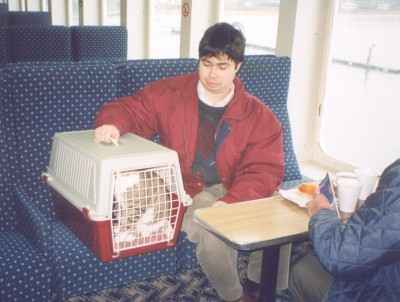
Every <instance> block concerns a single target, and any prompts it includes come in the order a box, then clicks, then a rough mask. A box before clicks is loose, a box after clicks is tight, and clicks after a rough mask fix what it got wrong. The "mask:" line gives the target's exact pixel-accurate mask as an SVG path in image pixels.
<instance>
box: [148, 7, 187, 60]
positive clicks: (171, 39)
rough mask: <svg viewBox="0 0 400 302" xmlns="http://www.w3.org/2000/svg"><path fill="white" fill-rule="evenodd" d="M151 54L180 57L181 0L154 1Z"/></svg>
mask: <svg viewBox="0 0 400 302" xmlns="http://www.w3.org/2000/svg"><path fill="white" fill-rule="evenodd" d="M152 5H153V8H152V11H153V15H152V24H151V36H150V56H151V57H152V58H179V53H180V26H181V0H154V1H152Z"/></svg>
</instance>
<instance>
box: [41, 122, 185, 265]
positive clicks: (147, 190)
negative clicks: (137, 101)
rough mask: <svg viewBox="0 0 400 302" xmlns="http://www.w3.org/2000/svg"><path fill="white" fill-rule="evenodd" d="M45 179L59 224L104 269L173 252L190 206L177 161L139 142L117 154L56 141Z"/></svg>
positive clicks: (62, 137)
mask: <svg viewBox="0 0 400 302" xmlns="http://www.w3.org/2000/svg"><path fill="white" fill-rule="evenodd" d="M44 176H45V178H46V180H47V183H48V184H49V185H50V186H51V187H52V188H53V189H54V193H55V194H54V196H55V200H56V213H57V216H58V217H59V218H60V219H61V220H62V221H63V222H64V223H65V224H66V225H68V226H69V227H70V228H71V229H72V230H73V231H74V232H75V233H76V234H77V236H78V237H79V238H80V239H81V240H82V241H83V242H84V243H86V244H87V245H88V246H89V247H90V248H91V249H92V251H93V252H94V253H95V254H96V255H97V256H98V257H99V258H100V259H101V260H102V261H110V260H112V259H115V258H120V257H125V256H130V255H136V254H139V253H144V252H149V251H155V250H159V249H162V248H167V247H170V246H173V245H174V244H175V243H176V240H177V237H178V234H179V232H180V227H181V223H182V219H183V214H184V207H185V206H188V205H190V203H191V199H190V197H189V196H188V195H187V194H186V193H185V191H184V188H183V183H182V176H181V171H180V167H179V161H178V155H177V153H176V152H175V151H173V150H170V149H168V148H165V147H163V146H161V145H159V144H156V143H154V142H152V141H149V140H147V139H144V138H142V137H139V136H136V135H133V134H126V135H124V136H122V137H121V138H120V141H119V144H118V145H117V146H116V145H113V144H103V143H101V144H99V143H95V142H94V131H92V130H85V131H73V132H62V133H57V134H55V136H54V140H53V144H52V149H51V157H50V164H49V167H48V170H47V173H44Z"/></svg>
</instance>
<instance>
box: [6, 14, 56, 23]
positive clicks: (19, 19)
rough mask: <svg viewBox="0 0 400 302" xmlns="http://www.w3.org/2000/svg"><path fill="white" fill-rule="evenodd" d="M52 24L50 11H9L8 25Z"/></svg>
mask: <svg viewBox="0 0 400 302" xmlns="http://www.w3.org/2000/svg"><path fill="white" fill-rule="evenodd" d="M22 25H23V26H32V25H41V26H48V25H51V18H50V13H49V12H20V11H18V12H16V11H15V12H14V11H13V12H8V26H22Z"/></svg>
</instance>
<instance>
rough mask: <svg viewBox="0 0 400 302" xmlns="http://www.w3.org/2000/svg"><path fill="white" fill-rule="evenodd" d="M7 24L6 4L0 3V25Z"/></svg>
mask: <svg viewBox="0 0 400 302" xmlns="http://www.w3.org/2000/svg"><path fill="white" fill-rule="evenodd" d="M7 24H8V4H7V3H0V27H3V26H7Z"/></svg>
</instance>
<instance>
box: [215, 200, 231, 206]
mask: <svg viewBox="0 0 400 302" xmlns="http://www.w3.org/2000/svg"><path fill="white" fill-rule="evenodd" d="M226 205H228V204H227V203H226V202H225V201H222V200H217V201H216V202H214V203H213V204H212V205H211V206H212V207H223V206H226Z"/></svg>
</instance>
